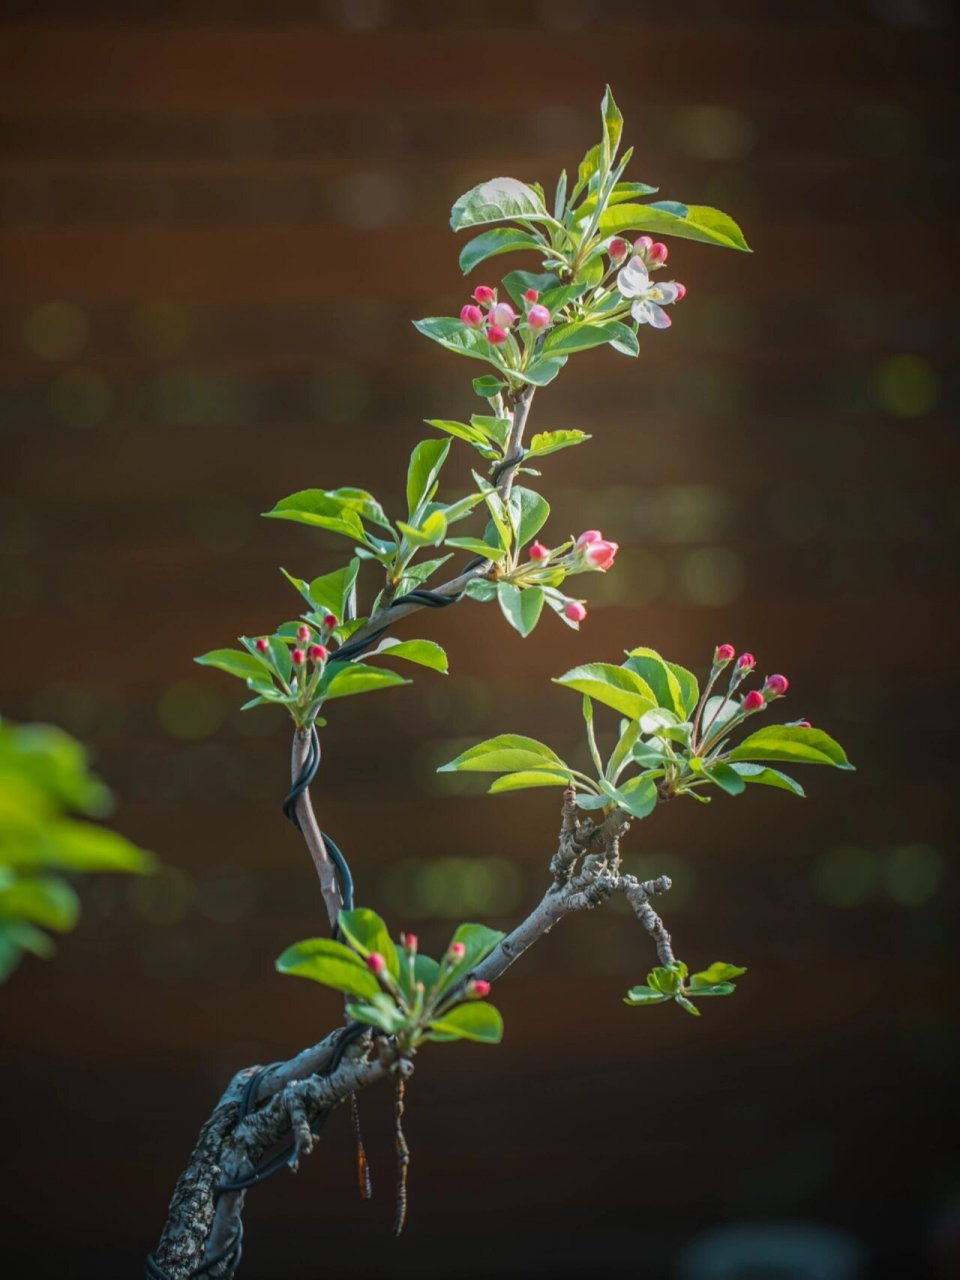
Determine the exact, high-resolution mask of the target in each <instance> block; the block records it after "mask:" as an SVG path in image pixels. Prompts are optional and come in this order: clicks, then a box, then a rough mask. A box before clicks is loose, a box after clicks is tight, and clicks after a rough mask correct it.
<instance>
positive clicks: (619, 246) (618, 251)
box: [609, 236, 630, 262]
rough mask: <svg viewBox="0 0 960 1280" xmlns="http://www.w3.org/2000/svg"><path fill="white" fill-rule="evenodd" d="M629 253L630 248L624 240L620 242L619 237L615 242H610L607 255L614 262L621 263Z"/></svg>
mask: <svg viewBox="0 0 960 1280" xmlns="http://www.w3.org/2000/svg"><path fill="white" fill-rule="evenodd" d="M629 252H630V246H629V245H628V244H627V242H626V240H621V239H620V237H619V236H617V238H616V239H615V240H611V241H610V248H609V253H610V257H611V259H612V260H613V261H614V262H623V260H624V258H626V256H627V254H628V253H629Z"/></svg>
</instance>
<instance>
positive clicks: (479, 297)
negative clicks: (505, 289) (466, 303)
mask: <svg viewBox="0 0 960 1280" xmlns="http://www.w3.org/2000/svg"><path fill="white" fill-rule="evenodd" d="M473 298H474V301H475V302H479V303H480V305H481V307H484V306H486V305H487V304H488V303H490V302H496V300H497V291H496V289H491V288H490V286H489V285H488V284H478V285H477V287H476V288H475V289H474V291H473Z"/></svg>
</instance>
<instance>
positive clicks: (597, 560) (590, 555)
mask: <svg viewBox="0 0 960 1280" xmlns="http://www.w3.org/2000/svg"><path fill="white" fill-rule="evenodd" d="M619 550H620V544H619V543H618V542H610V541H609V540H608V539H607V538H605V537H604V536H603V534H602V533H601V532H600V530H599V529H587V531H586V532H585V533H581V535H580V537H579V538H578V539H577V541H576V544H575V545H574V554H575V555H576V556H577V557H578V560H579V562H580V564H581V566H582V567H583V568H585V569H599V570H600V572H601V573H606V572H607V570H608V569H612V568H613V562H614V560H615V559H616V556H617V552H618V551H619Z"/></svg>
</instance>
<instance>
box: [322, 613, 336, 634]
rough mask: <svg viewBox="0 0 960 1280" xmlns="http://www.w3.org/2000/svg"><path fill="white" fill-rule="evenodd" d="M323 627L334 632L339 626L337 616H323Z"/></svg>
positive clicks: (330, 614)
mask: <svg viewBox="0 0 960 1280" xmlns="http://www.w3.org/2000/svg"><path fill="white" fill-rule="evenodd" d="M323 625H324V626H325V627H326V628H327V630H328V631H332V630H333V629H334V627H335V626H336V625H337V615H336V614H335V613H326V614H324V616H323Z"/></svg>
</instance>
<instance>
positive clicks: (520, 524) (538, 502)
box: [510, 485, 550, 547]
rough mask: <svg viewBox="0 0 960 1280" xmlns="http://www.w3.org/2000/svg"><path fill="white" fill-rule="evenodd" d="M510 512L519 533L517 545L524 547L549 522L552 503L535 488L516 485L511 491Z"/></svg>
mask: <svg viewBox="0 0 960 1280" xmlns="http://www.w3.org/2000/svg"><path fill="white" fill-rule="evenodd" d="M510 514H511V518H512V524H513V527H514V529H515V531H516V535H517V540H516V545H517V546H518V547H522V546H524V545H525V544H526V543H527V542H529V541H530V539H531V538H534V537H536V535H537V534H538V533H539V532H540V530H541V529H542V528H543V526H544V525H545V524H546V523H547V518H548V517H549V515H550V503H549V502H548V501H547V500H546V498H544V497H542V496H541V495H540V494H539V493H535V492H534V491H533V489H525V488H523V486H522V485H515V486H514V487H513V489H512V491H511V493H510Z"/></svg>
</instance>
